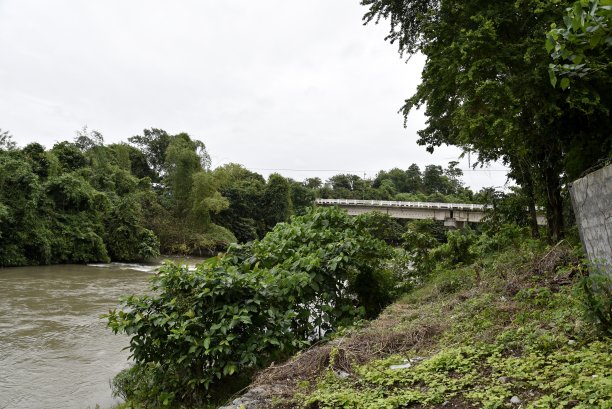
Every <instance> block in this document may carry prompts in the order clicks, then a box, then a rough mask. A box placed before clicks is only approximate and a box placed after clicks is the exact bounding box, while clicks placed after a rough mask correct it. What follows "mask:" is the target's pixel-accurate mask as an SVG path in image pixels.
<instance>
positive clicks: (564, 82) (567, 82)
mask: <svg viewBox="0 0 612 409" xmlns="http://www.w3.org/2000/svg"><path fill="white" fill-rule="evenodd" d="M559 86H560V87H561V89H562V90H566V89H567V88H568V87H569V86H570V79H569V78H567V77H563V78H562V79H561V83H560V84H559Z"/></svg>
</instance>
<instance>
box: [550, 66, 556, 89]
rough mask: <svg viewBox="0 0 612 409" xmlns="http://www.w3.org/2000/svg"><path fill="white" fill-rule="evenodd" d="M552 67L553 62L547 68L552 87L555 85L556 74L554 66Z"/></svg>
mask: <svg viewBox="0 0 612 409" xmlns="http://www.w3.org/2000/svg"><path fill="white" fill-rule="evenodd" d="M552 67H554V65H553V64H551V67H549V68H548V76H549V77H550V83H551V85H552V86H553V87H554V86H556V85H557V76H556V75H555V71H554V68H552Z"/></svg>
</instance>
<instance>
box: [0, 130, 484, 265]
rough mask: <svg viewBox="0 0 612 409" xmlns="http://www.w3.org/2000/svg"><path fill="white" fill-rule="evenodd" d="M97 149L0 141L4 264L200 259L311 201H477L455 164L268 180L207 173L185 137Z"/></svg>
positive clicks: (148, 137) (205, 162)
mask: <svg viewBox="0 0 612 409" xmlns="http://www.w3.org/2000/svg"><path fill="white" fill-rule="evenodd" d="M128 141H129V143H113V144H104V140H103V137H102V135H101V134H100V133H99V132H97V131H89V130H87V128H84V129H83V130H82V131H80V132H78V133H77V136H76V138H75V139H74V140H73V141H72V142H68V141H64V142H59V143H56V144H55V145H54V146H53V147H52V148H51V149H49V150H46V149H45V148H44V147H43V146H42V145H40V144H39V143H31V144H29V145H27V146H25V147H17V146H16V145H15V143H14V142H13V141H12V139H11V136H10V135H9V134H8V133H7V132H1V131H0V266H17V265H31V264H50V263H87V262H94V261H109V260H121V261H136V260H144V259H147V258H151V257H155V256H158V255H159V254H160V253H161V254H192V255H206V254H211V253H214V252H215V251H218V250H221V249H224V248H225V247H226V246H227V245H228V244H229V243H231V242H235V241H239V242H247V241H251V240H254V239H258V238H261V237H263V235H264V234H265V233H266V232H268V231H269V230H271V229H272V228H273V227H274V226H275V225H276V224H277V223H279V222H282V221H287V220H288V219H289V217H290V216H291V215H294V214H297V215H300V214H304V213H305V211H306V208H307V207H309V206H311V205H312V203H313V200H314V199H315V198H316V197H322V198H359V199H362V198H365V199H384V200H419V201H451V200H452V201H482V200H483V199H484V198H485V197H486V195H483V194H476V195H475V194H474V193H473V192H472V191H471V190H469V189H468V188H466V187H464V186H463V185H462V183H461V180H460V177H461V176H462V172H461V170H460V169H458V168H457V162H451V163H450V164H449V166H448V168H446V169H443V168H442V167H441V166H436V165H429V166H427V167H426V168H425V169H424V171H423V172H421V170H420V169H419V167H418V166H417V165H414V164H413V165H411V166H410V167H409V168H408V169H406V170H401V169H397V168H396V169H391V170H390V171H380V172H379V173H378V174H377V176H376V177H375V178H374V179H372V180H370V179H362V178H360V177H359V176H357V175H350V174H339V175H336V176H333V177H331V178H330V179H329V180H327V181H326V182H323V181H322V180H321V179H319V178H309V179H306V180H305V181H304V182H298V181H295V180H292V179H288V178H284V177H283V176H281V175H279V174H276V173H275V174H272V175H270V177H269V178H268V180H265V179H264V177H263V176H262V175H260V174H258V173H255V172H252V171H249V170H247V169H246V168H244V167H243V166H241V165H238V164H233V163H232V164H227V165H223V166H221V167H218V168H216V169H214V170H211V169H210V156H209V155H208V153H207V151H206V148H205V146H204V144H203V143H202V142H200V141H198V140H195V139H192V138H191V137H190V136H189V135H188V134H186V133H179V134H176V135H170V134H168V133H167V132H165V131H163V130H161V129H154V128H152V129H145V130H144V131H143V133H142V135H137V136H133V137H131V138H128Z"/></svg>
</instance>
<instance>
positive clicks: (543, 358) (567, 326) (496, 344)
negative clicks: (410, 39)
mask: <svg viewBox="0 0 612 409" xmlns="http://www.w3.org/2000/svg"><path fill="white" fill-rule="evenodd" d="M519 248H520V250H519V251H517V249H515V248H511V249H507V250H502V251H501V252H489V253H487V254H486V255H483V256H482V257H481V258H480V259H479V260H478V261H477V262H476V263H474V264H472V265H464V266H459V267H457V266H451V267H447V268H443V269H438V270H436V271H435V272H434V273H433V275H432V276H431V277H430V278H429V279H428V280H427V281H426V282H424V283H423V284H422V285H420V286H417V288H416V289H415V290H414V291H413V292H411V293H410V294H408V295H407V296H406V297H404V298H403V299H402V300H400V301H399V302H398V303H397V304H395V305H393V306H392V307H390V308H389V310H388V311H386V312H383V314H382V316H381V318H379V319H378V320H376V321H374V322H372V323H371V325H369V326H368V327H366V328H364V329H363V330H360V331H358V332H356V333H355V334H353V335H352V336H348V337H347V339H343V340H342V342H338V343H336V344H335V345H334V348H335V354H336V356H344V359H343V360H342V361H341V362H340V363H338V362H337V360H332V359H331V355H330V359H329V361H328V362H329V365H326V366H324V367H323V368H322V369H321V370H320V371H319V372H318V373H317V375H316V377H313V376H312V375H311V376H310V377H308V378H306V379H308V382H305V381H302V383H301V385H305V386H302V388H301V389H300V390H297V391H295V392H294V397H293V399H292V400H290V401H288V402H284V403H285V404H287V405H288V406H291V407H304V408H313V407H316V408H336V407H346V408H402V407H406V406H411V405H414V406H419V407H420V406H423V407H438V406H450V407H484V408H501V407H510V406H512V403H511V398H512V397H514V396H516V397H518V398H519V399H520V400H521V404H520V405H522V406H523V407H531V408H563V407H581V408H582V407H584V408H587V407H602V408H603V407H608V406H610V404H612V394H611V391H612V388H611V386H612V384H611V383H610V373H611V371H612V359H611V358H610V357H611V356H612V354H611V352H612V350H611V345H612V344H611V343H610V339H609V335H605V334H601V333H597V332H596V331H595V328H594V326H593V325H591V323H590V322H585V321H584V320H583V315H582V312H583V311H585V306H584V305H583V297H584V295H583V294H582V287H583V285H582V283H581V281H580V277H579V273H580V271H581V269H582V267H581V266H580V264H579V262H578V261H577V260H576V259H575V258H574V256H572V251H571V249H568V248H560V247H559V246H556V247H552V248H551V247H548V248H543V247H542V245H541V243H539V245H538V246H536V247H533V243H532V241H530V240H527V239H525V241H524V242H523V243H521V244H520V245H519ZM450 289H453V290H452V291H450ZM432 327H434V328H437V329H438V330H437V331H431V332H430V333H427V332H424V331H425V329H426V328H432ZM415 333H421V334H423V333H424V334H425V335H424V336H422V337H420V338H417V339H416V340H414V341H413V343H412V344H411V343H409V344H404V345H401V346H400V347H397V348H395V349H393V348H390V349H389V351H388V352H386V353H380V351H379V350H378V349H372V348H371V347H370V348H363V346H362V343H363V342H364V340H367V341H368V342H369V345H372V343H373V340H372V338H373V337H378V338H379V339H381V342H383V341H384V340H388V339H393V338H392V335H389V334H393V335H395V336H397V337H398V338H400V337H401V338H402V339H404V338H406V337H411V336H413V335H412V334H415ZM387 342H388V341H387ZM360 347H361V349H362V350H364V351H363V354H362V355H356V354H354V351H359V350H360ZM321 348H323V347H321ZM312 353H313V355H314V354H315V352H314V351H313V352H312ZM349 354H351V355H349ZM352 358H354V359H352ZM326 362H327V361H326ZM393 365H399V366H400V367H393ZM402 366H403V367H402ZM340 371H342V372H344V373H347V374H349V375H348V376H341V375H339V374H340ZM301 375H302V374H301V373H298V374H296V376H297V377H298V379H300V378H299V376H301ZM282 407H285V406H282Z"/></svg>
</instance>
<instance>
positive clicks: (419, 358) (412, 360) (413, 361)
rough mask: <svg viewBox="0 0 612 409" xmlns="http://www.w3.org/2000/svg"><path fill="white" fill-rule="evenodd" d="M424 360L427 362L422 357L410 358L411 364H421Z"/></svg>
mask: <svg viewBox="0 0 612 409" xmlns="http://www.w3.org/2000/svg"><path fill="white" fill-rule="evenodd" d="M424 360H425V357H422V356H415V357H414V358H410V362H412V363H416V362H421V361H424Z"/></svg>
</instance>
